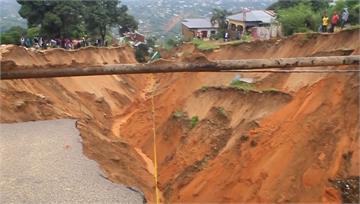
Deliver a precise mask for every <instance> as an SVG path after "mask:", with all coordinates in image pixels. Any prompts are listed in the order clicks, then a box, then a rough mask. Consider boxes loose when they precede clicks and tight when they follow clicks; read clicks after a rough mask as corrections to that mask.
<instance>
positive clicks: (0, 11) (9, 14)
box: [0, 0, 27, 32]
mask: <svg viewBox="0 0 360 204" xmlns="http://www.w3.org/2000/svg"><path fill="white" fill-rule="evenodd" d="M19 9H20V5H19V4H18V3H17V2H16V1H15V0H0V31H1V32H3V31H6V30H8V29H9V28H10V27H12V26H21V27H24V28H25V27H26V26H27V25H26V20H24V19H23V18H21V17H20V15H19V13H18V11H19Z"/></svg>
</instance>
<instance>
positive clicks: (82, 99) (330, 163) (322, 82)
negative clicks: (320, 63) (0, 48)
mask: <svg viewBox="0 0 360 204" xmlns="http://www.w3.org/2000/svg"><path fill="white" fill-rule="evenodd" d="M358 35H359V30H352V31H344V32H341V33H337V34H329V35H319V34H311V35H295V36H293V37H290V38H288V39H282V40H277V41H267V42H253V43H245V44H238V45H226V46H222V47H221V48H220V49H219V50H216V51H215V52H213V53H205V55H206V56H207V57H208V58H209V59H242V58H266V57H295V56H310V55H326V54H329V53H339V52H341V53H342V51H341V50H350V51H346V53H345V54H359V46H358V45H359V39H358ZM13 49H15V48H13ZM16 49H19V48H16ZM117 49H118V51H116V52H115V51H114V52H115V53H118V54H114V56H112V55H109V56H108V57H105V56H104V57H102V55H106V54H104V53H105V51H100V50H101V49H100V50H99V49H93V48H92V49H89V50H88V52H91V54H83V56H82V57H83V58H88V57H87V56H92V55H96V56H94V58H97V59H99V61H97V62H96V63H98V64H106V63H109V64H110V63H112V62H114V60H115V59H123V60H120V61H119V62H120V63H133V62H135V60H134V58H133V56H132V55H131V54H130V52H128V51H127V50H126V49H128V48H123V49H122V48H117ZM51 52H55V53H66V54H58V56H57V58H64V61H67V62H69V63H67V65H66V66H68V65H72V64H76V62H75V63H74V62H73V60H77V58H73V56H80V55H76V54H75V53H72V54H68V53H67V52H64V51H59V52H58V51H57V50H54V51H51ZM81 52H85V53H86V51H81ZM93 52H94V53H96V54H94V53H93ZM106 52H113V51H106ZM123 52H125V53H123ZM178 52H179V53H178V54H176V56H180V59H179V60H187V59H186V55H188V54H186V53H187V52H190V54H193V55H194V56H195V55H196V53H198V52H199V51H197V50H196V49H194V48H192V47H191V46H189V45H187V46H186V47H185V48H184V50H181V48H179V49H178ZM14 53H16V52H14ZM26 53H29V55H30V56H32V55H35V54H34V53H32V52H25V53H24V54H23V55H25V54H26ZM324 53H325V54H324ZM97 54H98V55H99V56H98V55H97ZM43 55H44V56H45V58H46V56H47V54H43ZM123 55H126V56H128V57H125V58H123ZM10 56H11V57H10ZM129 56H130V57H129ZM176 56H175V60H178V59H177V58H176ZM82 57H80V59H78V60H79V62H80V64H81V63H84V62H85V61H86V59H83V58H82ZM17 58H21V59H17ZM35 58H37V57H35ZM65 58H66V59H65ZM68 58H69V59H68ZM190 58H191V57H190ZM7 59H8V60H7ZM27 59H29V60H30V61H28V62H25V61H23V63H24V64H22V65H21V66H20V64H21V63H19V67H26V66H27V65H26V63H28V65H29V67H30V66H32V64H35V65H38V64H36V63H37V62H35V61H31V60H32V59H31V57H30V58H27ZM100 59H101V60H100ZM103 59H106V60H105V62H104V61H102V60H103ZM2 60H3V61H4V60H5V61H13V62H14V63H8V64H9V65H11V64H17V62H16V61H17V60H20V61H21V60H22V57H21V56H16V55H8V56H6V55H5V54H4V55H3V59H2ZM49 63H52V62H51V60H50V61H49ZM54 63H55V61H54ZM39 64H41V63H39ZM55 64H56V63H55ZM61 66H62V65H61ZM81 66H82V65H81ZM9 67H10V66H9ZM329 68H331V67H329ZM339 68H340V69H345V68H349V67H348V66H342V67H339ZM237 75H238V74H237V73H176V74H156V75H154V76H153V77H151V76H146V75H136V76H126V75H124V76H99V77H71V78H58V79H36V80H14V81H3V82H2V83H1V96H0V97H1V100H2V101H4V102H2V104H1V111H2V114H1V121H2V122H10V121H26V120H37V119H51V118H64V117H74V118H79V123H78V127H79V128H80V131H81V134H82V137H83V138H84V148H85V153H86V154H87V155H88V156H89V157H90V158H92V159H95V160H96V161H97V162H99V164H100V165H101V167H102V168H104V169H105V171H106V172H107V174H108V175H109V178H110V179H112V180H114V181H117V182H122V183H125V184H126V185H131V186H136V187H138V188H140V189H141V190H142V191H144V192H145V195H146V197H147V199H148V200H154V197H153V196H154V194H153V192H154V189H153V180H152V179H153V178H152V170H153V169H151V167H150V166H151V165H152V164H151V161H150V160H149V158H150V159H152V158H153V146H152V145H153V139H152V138H153V132H152V111H151V110H152V107H151V104H152V103H151V97H150V96H151V94H154V102H155V103H154V105H155V119H156V133H157V141H156V144H157V150H158V152H157V153H158V161H159V169H158V170H159V172H158V175H159V183H158V186H159V188H160V190H161V192H162V194H163V199H164V200H165V201H167V202H307V201H309V202H320V201H332V200H334V199H335V201H339V200H340V194H339V193H338V191H337V190H336V189H335V188H334V186H333V185H332V183H331V182H329V181H328V179H329V178H332V179H340V180H341V179H344V178H346V177H348V176H358V172H359V168H358V166H359V163H358V159H359V145H358V137H357V135H358V126H357V124H358V112H359V110H358V109H359V107H358V102H359V101H358V98H359V93H358V88H359V78H358V75H356V74H341V75H338V74H316V75H315V74H269V75H264V74H261V75H260V74H247V75H244V76H246V77H250V78H252V79H254V80H255V81H256V85H255V88H254V89H253V90H250V91H249V90H247V91H246V90H243V89H242V88H241V87H237V88H233V87H229V84H230V82H231V81H232V79H234V77H235V76H237ZM153 90H154V92H153ZM261 90H263V91H261ZM266 90H267V91H266ZM135 148H136V149H135ZM344 155H345V156H344ZM348 155H350V156H348Z"/></svg>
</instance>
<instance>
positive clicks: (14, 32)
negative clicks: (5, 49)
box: [0, 26, 26, 45]
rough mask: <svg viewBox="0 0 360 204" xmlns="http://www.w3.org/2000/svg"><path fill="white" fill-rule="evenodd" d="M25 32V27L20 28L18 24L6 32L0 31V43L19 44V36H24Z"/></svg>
mask: <svg viewBox="0 0 360 204" xmlns="http://www.w3.org/2000/svg"><path fill="white" fill-rule="evenodd" d="M25 34H26V29H25V28H22V27H20V26H14V27H11V28H10V29H9V30H7V31H6V32H4V33H1V39H0V43H1V44H15V45H19V44H20V38H21V36H24V35H25Z"/></svg>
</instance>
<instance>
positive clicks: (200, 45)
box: [192, 39, 219, 51]
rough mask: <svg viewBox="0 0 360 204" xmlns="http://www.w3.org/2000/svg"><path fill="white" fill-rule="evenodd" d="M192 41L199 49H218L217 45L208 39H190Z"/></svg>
mask: <svg viewBox="0 0 360 204" xmlns="http://www.w3.org/2000/svg"><path fill="white" fill-rule="evenodd" d="M192 43H193V44H194V45H195V46H196V47H197V48H198V49H199V50H201V51H213V50H214V49H218V48H219V46H218V45H215V44H213V43H211V42H209V41H203V40H200V39H194V40H192Z"/></svg>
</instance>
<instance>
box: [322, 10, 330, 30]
mask: <svg viewBox="0 0 360 204" xmlns="http://www.w3.org/2000/svg"><path fill="white" fill-rule="evenodd" d="M328 25H329V17H328V16H327V15H326V12H325V13H324V15H323V17H322V32H324V33H326V32H327V26H328Z"/></svg>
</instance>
